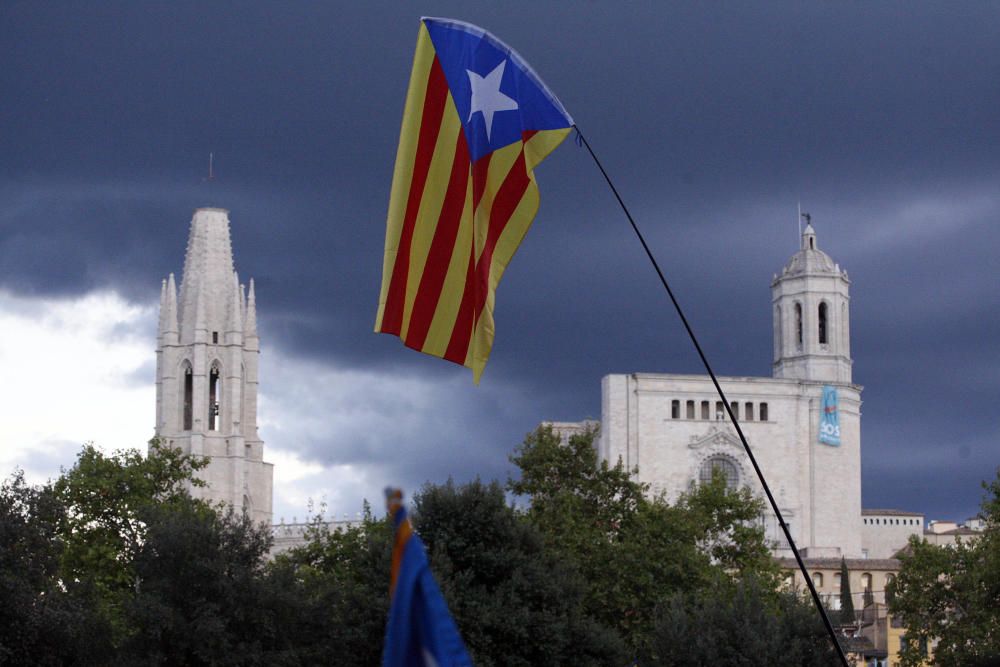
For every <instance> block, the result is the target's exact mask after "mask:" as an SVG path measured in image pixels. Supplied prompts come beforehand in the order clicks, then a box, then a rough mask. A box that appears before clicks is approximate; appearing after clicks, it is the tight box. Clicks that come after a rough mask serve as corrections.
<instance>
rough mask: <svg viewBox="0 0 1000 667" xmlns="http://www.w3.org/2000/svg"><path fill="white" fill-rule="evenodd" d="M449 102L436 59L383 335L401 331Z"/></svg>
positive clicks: (387, 301)
mask: <svg viewBox="0 0 1000 667" xmlns="http://www.w3.org/2000/svg"><path fill="white" fill-rule="evenodd" d="M447 98H448V83H447V81H446V80H445V78H444V70H442V69H441V63H440V62H439V61H438V59H437V56H434V63H433V64H432V65H431V71H430V75H429V76H428V77H427V92H426V93H425V97H424V109H423V113H422V115H421V121H420V137H419V138H418V139H417V151H416V154H415V156H414V160H413V176H412V178H411V180H410V193H409V198H408V199H407V202H406V213H405V214H404V216H403V229H402V230H401V232H400V236H399V247H398V249H397V251H396V263H395V264H394V265H393V267H392V280H391V281H390V282H389V291H388V293H387V294H386V299H385V309H384V310H383V313H382V328H381V331H382V332H383V333H391V334H396V335H397V336H398V335H399V333H400V331H401V330H402V323H403V309H404V306H405V303H406V279H407V274H408V273H409V270H410V245H411V244H412V242H413V227H414V224H415V222H416V219H417V211H419V210H420V200H421V198H422V197H423V193H424V185H425V183H426V182H427V172H428V171H429V170H430V166H431V158H432V157H433V156H434V146H435V145H436V144H437V139H438V133H439V132H440V130H441V119H442V118H443V116H444V106H445V100H447Z"/></svg>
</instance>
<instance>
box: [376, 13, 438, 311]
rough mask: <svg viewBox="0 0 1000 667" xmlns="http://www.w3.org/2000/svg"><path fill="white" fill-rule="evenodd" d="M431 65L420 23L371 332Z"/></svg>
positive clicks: (391, 262) (390, 263) (406, 190)
mask: <svg viewBox="0 0 1000 667" xmlns="http://www.w3.org/2000/svg"><path fill="white" fill-rule="evenodd" d="M433 64H434V47H433V45H432V44H431V38H430V35H429V34H428V33H427V28H426V26H424V24H423V23H422V22H421V24H420V31H419V33H418V34H417V49H416V52H415V53H414V55H413V70H412V71H411V72H410V85H409V90H407V93H406V105H405V106H404V108H403V124H402V128H401V129H400V131H399V147H398V148H397V149H396V166H395V169H394V171H393V174H392V190H391V191H390V195H389V215H388V217H387V220H386V230H385V255H384V257H383V261H382V290H381V292H380V293H379V297H378V313H377V314H376V315H375V331H378V330H379V329H381V328H382V315H383V314H384V312H385V300H386V297H387V296H388V293H389V284H390V282H392V268H393V267H394V266H395V265H396V253H397V251H398V249H399V237H400V235H401V233H402V230H403V216H404V215H405V214H406V202H407V199H408V198H409V196H410V182H411V181H412V179H413V161H414V160H415V159H416V152H417V140H418V139H419V138H420V122H421V119H422V117H423V109H424V97H425V95H426V93H427V80H428V78H429V77H430V72H431V65H433Z"/></svg>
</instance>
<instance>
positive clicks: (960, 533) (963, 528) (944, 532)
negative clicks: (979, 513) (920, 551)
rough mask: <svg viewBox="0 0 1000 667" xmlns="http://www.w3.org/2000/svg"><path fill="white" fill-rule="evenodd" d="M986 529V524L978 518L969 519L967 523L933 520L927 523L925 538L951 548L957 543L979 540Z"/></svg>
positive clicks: (932, 542)
mask: <svg viewBox="0 0 1000 667" xmlns="http://www.w3.org/2000/svg"><path fill="white" fill-rule="evenodd" d="M985 529H986V522H985V521H983V520H982V519H980V518H978V517H973V518H971V519H967V520H966V521H965V523H956V522H954V521H941V520H933V521H928V522H927V530H925V531H924V534H923V538H924V540H926V541H927V542H930V543H931V544H937V545H938V546H951V545H954V544H955V543H956V542H967V541H969V540H974V539H977V538H978V537H979V536H980V535H981V534H982V532H983V531H984V530H985Z"/></svg>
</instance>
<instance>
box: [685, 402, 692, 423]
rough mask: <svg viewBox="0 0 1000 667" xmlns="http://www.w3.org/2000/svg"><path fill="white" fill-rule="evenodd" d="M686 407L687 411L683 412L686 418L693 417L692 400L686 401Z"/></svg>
mask: <svg viewBox="0 0 1000 667" xmlns="http://www.w3.org/2000/svg"><path fill="white" fill-rule="evenodd" d="M686 409H687V413H686V414H685V416H686V417H687V418H688V419H694V401H688V402H687V406H686Z"/></svg>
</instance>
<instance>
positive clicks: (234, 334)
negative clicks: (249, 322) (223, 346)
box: [226, 271, 243, 343]
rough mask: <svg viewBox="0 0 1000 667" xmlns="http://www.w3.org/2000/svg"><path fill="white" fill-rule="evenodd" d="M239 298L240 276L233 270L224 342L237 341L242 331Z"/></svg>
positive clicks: (241, 309)
mask: <svg viewBox="0 0 1000 667" xmlns="http://www.w3.org/2000/svg"><path fill="white" fill-rule="evenodd" d="M241 302H242V299H241V298H240V277H239V275H237V273H236V272H235V271H233V286H232V291H231V292H230V298H229V312H228V313H227V315H226V342H227V343H238V342H242V341H241V340H239V339H240V338H241V337H242V333H243V304H242V303H241ZM230 338H232V340H230Z"/></svg>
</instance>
